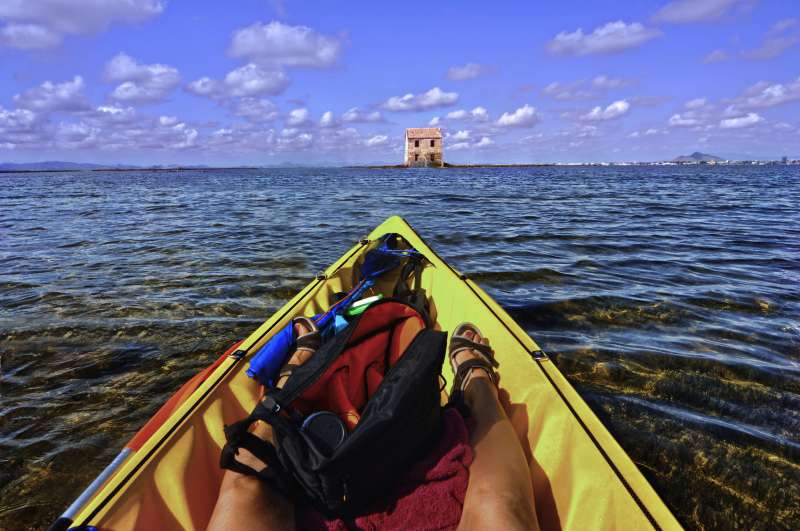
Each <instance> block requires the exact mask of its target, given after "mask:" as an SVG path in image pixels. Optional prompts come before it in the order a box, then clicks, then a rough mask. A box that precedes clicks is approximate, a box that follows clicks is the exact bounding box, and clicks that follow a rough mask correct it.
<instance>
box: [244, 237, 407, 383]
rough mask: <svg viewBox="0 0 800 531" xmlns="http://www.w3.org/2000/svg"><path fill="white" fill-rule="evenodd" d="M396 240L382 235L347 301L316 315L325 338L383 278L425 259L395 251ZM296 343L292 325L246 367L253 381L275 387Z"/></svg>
mask: <svg viewBox="0 0 800 531" xmlns="http://www.w3.org/2000/svg"><path fill="white" fill-rule="evenodd" d="M397 238H398V236H397V234H385V235H383V236H382V237H381V238H380V240H379V244H378V246H377V247H375V248H374V249H370V250H369V251H367V253H366V254H365V255H364V262H363V263H362V264H361V267H360V268H359V272H360V274H361V281H360V282H358V284H356V285H355V286H354V287H353V289H351V290H350V292H349V293H348V294H347V295H346V296H345V297H344V298H342V299H341V300H339V301H338V302H337V303H336V304H334V305H333V306H331V308H330V309H329V310H328V311H326V312H325V313H323V314H321V315H316V316H314V318H313V319H314V322H315V323H316V325H317V328H319V330H320V332H321V334H322V337H323V338H324V337H330V336H332V335H334V334H335V333H336V332H338V331H339V329H340V328H341V327H343V326H345V325H346V324H347V321H345V319H344V317H342V316H341V314H342V313H343V312H344V311H345V310H346V309H347V308H348V307H349V306H350V304H352V303H353V302H355V301H357V300H359V299H360V298H361V296H362V295H363V294H364V293H365V292H366V291H367V290H368V289H370V288H371V287H372V286H374V285H375V282H376V281H377V279H378V278H380V276H381V275H383V274H385V273H388V272H390V271H392V270H394V269H396V268H397V267H399V266H400V264H401V263H402V262H403V260H404V259H406V258H412V257H420V256H422V255H421V253H419V252H418V251H416V250H414V249H396V248H395V247H394V246H395V245H396V242H397ZM294 341H295V337H294V330H293V327H292V323H291V322H290V323H289V324H287V325H286V326H285V327H283V328H282V329H281V330H280V331H279V332H278V333H276V334H275V335H274V336H272V338H270V340H269V341H267V342H266V343H265V344H264V346H262V347H261V348H260V349H259V350H258V352H256V353H255V355H254V356H253V358H252V359H251V360H250V366H249V367H248V368H247V375H248V376H249V377H250V378H255V379H256V380H258V382H259V383H261V384H264V385H267V386H270V385H272V380H273V378H275V376H276V375H277V374H278V371H279V370H280V368H281V366H283V364H284V362H285V361H286V358H287V356H288V355H289V354H290V349H291V347H292V345H293V344H294Z"/></svg>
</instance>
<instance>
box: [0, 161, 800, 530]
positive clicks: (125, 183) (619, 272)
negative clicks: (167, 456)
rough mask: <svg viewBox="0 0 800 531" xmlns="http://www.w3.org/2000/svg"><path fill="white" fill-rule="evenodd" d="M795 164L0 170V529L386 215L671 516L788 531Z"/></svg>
mask: <svg viewBox="0 0 800 531" xmlns="http://www.w3.org/2000/svg"><path fill="white" fill-rule="evenodd" d="M799 181H800V168H784V167H777V166H773V167H726V168H712V167H694V168H691V167H689V168H669V167H666V168H655V167H654V168H521V169H474V170H465V169H453V170H408V171H401V170H369V169H290V170H248V171H215V172H198V171H181V172H170V173H146V172H143V173H142V172H113V173H98V172H86V173H58V174H28V175H22V174H6V175H0V355H1V356H2V358H1V361H0V363H1V368H2V374H1V375H0V528H9V529H17V528H41V527H43V526H46V525H47V524H48V523H49V521H50V520H52V519H53V518H55V517H56V516H57V515H58V514H59V513H60V512H61V511H62V510H63V509H64V508H65V507H66V506H67V505H68V504H69V502H70V501H71V500H72V499H73V498H74V497H75V496H76V495H77V494H78V493H79V492H80V491H81V490H82V489H83V488H84V487H85V486H86V484H88V482H89V481H90V480H91V478H92V477H93V476H94V475H95V474H96V473H97V472H98V471H99V470H100V469H101V468H102V467H103V466H105V464H106V463H107V462H108V461H110V460H111V459H112V458H113V456H114V455H115V454H116V453H117V452H118V451H119V450H120V448H121V447H122V445H123V444H124V443H125V441H127V439H128V438H129V437H130V436H131V435H132V434H133V433H134V432H135V431H136V430H137V429H138V428H139V427H140V426H141V425H142V424H143V423H144V422H145V421H146V420H147V419H148V417H150V415H152V414H153V413H154V412H155V410H156V409H157V408H158V407H159V406H160V405H161V404H162V403H163V402H164V401H165V400H166V399H167V398H168V397H169V396H170V394H171V393H172V392H174V391H175V390H176V389H177V388H178V387H179V386H180V385H181V383H182V382H184V381H185V380H186V379H188V378H189V377H190V376H191V375H192V374H194V373H195V372H196V371H198V370H199V369H201V368H202V367H204V366H205V365H207V364H208V363H210V362H211V361H212V360H213V359H215V358H216V357H217V356H218V355H219V353H220V352H221V351H222V350H224V349H225V348H226V347H227V346H229V345H230V344H231V343H232V342H233V341H235V340H237V339H239V338H242V337H244V336H246V335H247V334H248V333H249V332H250V331H252V330H253V329H254V328H255V327H256V326H257V325H258V324H259V323H260V322H261V321H263V320H264V319H265V318H266V317H267V316H269V315H270V314H271V313H272V312H273V311H275V310H276V309H277V308H278V307H280V306H281V305H282V304H283V303H284V302H285V301H286V300H288V299H289V298H290V297H291V296H292V295H293V294H294V293H295V292H296V291H297V290H298V289H299V288H301V287H302V286H303V285H304V284H305V283H306V282H307V281H308V280H309V279H310V278H311V277H312V276H313V275H314V274H316V272H318V271H320V270H321V269H324V268H325V267H326V266H327V265H328V264H329V263H330V262H332V261H333V260H335V259H336V258H338V257H339V256H340V255H341V254H342V253H343V252H344V251H345V250H346V249H347V248H349V247H350V246H351V245H352V244H353V243H354V242H356V241H357V239H358V238H360V237H362V236H363V235H365V234H366V233H368V232H369V230H371V228H372V227H374V226H375V225H377V224H378V223H380V222H381V221H382V220H383V219H384V218H386V217H388V216H390V215H392V214H401V215H403V216H405V217H406V218H407V219H408V220H409V221H410V222H411V223H412V225H413V226H414V227H415V228H416V229H417V230H418V231H420V232H421V233H422V235H423V236H425V237H426V239H427V240H428V242H429V243H430V244H431V245H432V246H433V247H434V248H435V249H436V250H437V251H438V252H439V253H440V254H441V255H442V256H443V257H444V258H445V259H446V260H448V261H450V262H451V263H452V264H453V265H454V266H455V267H457V268H459V269H461V270H462V271H465V272H467V273H469V274H470V276H471V277H472V278H473V279H475V280H476V281H477V282H479V283H480V284H481V285H482V286H484V287H485V288H486V289H487V290H488V292H489V293H490V294H491V295H492V296H493V297H494V298H495V299H497V301H498V302H499V303H500V304H501V305H503V306H504V307H505V308H506V309H507V310H508V311H509V312H510V313H511V315H512V316H513V317H514V318H515V319H517V320H518V322H519V323H520V324H521V325H522V326H523V327H524V328H525V329H526V330H527V331H528V332H529V333H530V334H531V336H532V337H534V338H535V339H536V340H537V341H538V342H539V344H540V345H541V346H542V347H543V348H544V349H545V350H546V351H547V352H548V353H549V354H550V356H551V357H552V358H553V360H554V361H555V363H556V364H557V365H558V367H559V368H560V369H561V371H563V373H564V374H565V375H566V377H567V378H568V379H569V381H570V382H571V383H572V384H573V385H574V386H575V387H576V388H577V389H578V391H579V392H580V394H581V395H582V396H583V397H584V399H585V400H586V401H587V402H588V403H589V405H590V406H591V407H592V409H593V410H594V411H595V412H597V414H598V415H599V416H600V418H601V419H602V420H603V421H604V422H605V423H606V425H607V426H608V428H609V429H610V431H611V432H612V433H613V434H614V436H615V437H616V438H617V439H618V440H619V442H620V443H621V445H622V446H623V448H625V450H626V451H627V452H628V453H629V455H630V456H631V457H632V458H633V459H634V461H635V462H636V463H637V465H638V466H639V467H640V468H641V470H642V471H643V472H644V474H645V475H646V476H647V478H648V479H649V480H650V481H651V482H652V483H653V485H654V486H655V488H656V490H657V491H658V492H659V494H660V495H661V496H662V497H663V498H664V500H665V501H666V503H667V505H668V506H669V507H670V508H671V509H672V510H673V511H674V513H675V514H676V515H677V517H678V518H679V519H680V520H681V522H682V523H683V524H684V525H686V526H687V527H690V528H709V529H710V528H738V529H776V528H795V529H797V528H800V323H799V321H798V317H799V316H800V183H799Z"/></svg>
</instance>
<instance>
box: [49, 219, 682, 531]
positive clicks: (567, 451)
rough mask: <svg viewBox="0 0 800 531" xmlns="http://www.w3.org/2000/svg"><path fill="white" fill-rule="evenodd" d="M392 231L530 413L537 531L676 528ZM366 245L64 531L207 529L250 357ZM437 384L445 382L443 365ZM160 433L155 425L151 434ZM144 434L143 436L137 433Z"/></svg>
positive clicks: (570, 393)
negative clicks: (469, 325) (74, 529)
mask: <svg viewBox="0 0 800 531" xmlns="http://www.w3.org/2000/svg"><path fill="white" fill-rule="evenodd" d="M390 232H394V233H398V234H400V235H401V236H403V237H404V238H405V239H406V241H408V242H409V243H410V244H411V245H413V246H414V247H415V248H416V249H417V250H418V251H420V252H421V253H423V254H424V255H425V256H426V257H427V258H428V260H429V261H430V263H431V264H432V266H429V267H426V268H425V270H424V273H423V277H422V280H423V287H424V288H425V291H426V293H427V294H428V296H429V297H430V298H431V300H432V311H431V313H432V315H433V316H434V317H435V319H436V326H437V328H440V329H441V330H448V331H449V330H452V329H453V328H454V327H455V325H457V324H458V323H461V322H463V321H470V322H473V323H475V324H477V325H478V327H480V328H481V330H482V331H483V332H484V333H485V334H486V335H487V336H488V337H489V338H491V341H492V345H493V347H494V349H495V351H496V356H497V359H498V361H499V362H500V375H501V382H502V386H503V387H504V388H505V389H507V390H508V391H509V392H510V394H511V397H512V401H513V402H514V403H515V404H518V407H517V413H518V414H519V415H522V416H523V417H524V416H527V419H524V418H523V419H522V420H523V421H525V420H527V425H528V429H527V433H528V441H529V443H530V449H531V451H532V454H533V457H534V461H533V463H532V465H531V473H532V477H533V482H534V490H535V495H536V505H537V513H538V516H539V520H540V523H541V527H542V529H575V530H585V529H637V530H638V529H653V528H655V529H680V525H679V524H678V522H677V521H676V520H675V518H674V516H673V515H672V513H671V512H670V511H669V509H667V507H666V506H665V505H664V503H663V502H662V501H661V499H660V498H659V497H658V495H657V494H656V492H655V491H654V490H653V488H652V487H651V486H650V484H649V483H648V482H647V480H646V479H645V478H644V477H643V476H642V474H641V472H640V471H639V470H638V469H637V468H636V465H635V464H634V463H633V462H632V461H631V459H630V458H629V457H628V456H627V455H626V454H625V452H624V451H623V450H622V448H621V447H620V446H619V444H618V443H617V442H616V441H615V440H614V438H613V437H612V436H611V434H610V433H609V432H608V430H607V429H606V428H605V426H603V424H602V423H601V422H600V421H599V420H598V418H597V417H596V416H595V415H594V413H592V411H591V410H590V409H589V407H588V406H587V405H586V404H585V403H584V401H583V400H582V399H581V398H580V396H579V395H578V394H577V393H576V392H575V390H574V389H573V388H572V386H571V385H570V384H569V383H568V382H567V380H566V379H565V378H564V377H563V376H562V374H561V373H560V372H559V371H558V369H557V368H556V367H555V366H554V365H553V363H552V362H551V361H550V360H549V359H548V358H547V356H546V355H545V354H544V353H543V352H542V351H541V350H540V349H539V347H538V346H537V345H536V343H535V342H534V341H533V340H532V339H531V338H530V337H529V336H528V335H527V334H526V333H525V332H524V331H523V330H522V328H520V326H519V325H518V324H517V323H515V322H514V321H513V320H512V319H511V317H509V316H508V314H506V312H505V311H504V310H503V309H502V308H501V307H500V306H499V305H498V304H497V303H496V302H495V301H493V300H492V299H491V298H490V297H489V296H488V295H487V294H486V293H485V292H484V291H483V290H482V289H481V288H480V287H479V286H478V285H477V284H475V283H474V282H472V281H471V280H469V279H468V278H466V277H464V276H463V275H461V274H460V273H459V272H458V271H456V270H455V269H453V268H452V267H450V266H449V265H448V264H447V263H445V262H444V261H443V260H442V259H441V258H439V256H438V255H436V253H435V252H434V251H433V250H431V249H430V248H429V247H428V246H427V245H426V244H425V242H424V241H423V240H422V239H421V238H420V236H419V235H417V233H416V232H414V230H413V229H412V228H411V227H410V226H409V225H408V224H407V223H406V222H405V221H404V220H403V219H402V218H399V217H392V218H389V219H388V220H386V221H385V222H384V223H382V224H381V225H380V226H379V227H377V228H376V229H375V230H374V231H373V232H372V233H371V234H370V235H369V237H368V239H369V240H374V239H376V238H378V237H380V236H381V235H383V234H385V233H390ZM365 247H366V240H363V241H362V242H360V243H359V244H357V245H356V246H354V247H353V248H352V249H350V250H349V251H348V252H347V253H345V255H344V256H343V257H342V258H340V259H339V260H338V261H337V262H336V263H334V264H333V265H331V266H330V267H329V268H328V269H327V271H325V273H324V275H320V276H319V277H317V278H316V279H314V280H313V281H311V283H310V284H309V285H308V286H306V287H305V288H304V289H303V290H301V291H300V293H298V294H297V296H295V297H294V298H293V299H292V300H291V301H289V302H288V303H287V304H286V305H285V306H284V307H283V308H281V309H280V310H279V311H278V312H277V313H275V315H273V316H272V317H270V318H269V319H268V320H267V321H266V322H265V323H264V324H262V325H261V326H260V327H259V328H258V329H257V330H256V331H255V332H253V333H252V334H251V335H250V336H249V337H248V338H247V339H245V340H244V341H243V342H242V343H241V344H239V345H238V347H237V349H236V350H235V351H233V349H232V352H231V353H230V354H229V355H226V356H224V357H223V358H221V361H220V362H219V363H218V364H216V366H213V367H211V368H209V370H208V371H207V372H206V374H204V375H203V378H204V379H203V380H202V383H199V386H198V384H197V383H192V385H191V386H189V387H187V388H184V389H182V390H181V391H180V392H179V394H180V396H178V397H176V398H175V399H174V400H172V401H171V402H172V403H171V405H170V406H169V407H168V408H165V409H164V410H163V411H162V412H160V414H159V415H160V416H161V418H160V419H159V420H158V421H157V422H156V421H154V422H151V423H150V425H149V428H147V429H143V432H140V434H139V435H138V436H137V437H138V438H137V437H135V438H134V440H132V442H131V443H129V445H128V447H127V448H126V450H125V451H124V452H123V453H122V454H120V457H119V458H118V459H117V460H115V463H114V464H113V465H112V466H110V467H109V468H108V469H107V470H106V472H105V475H104V476H102V477H100V478H99V479H98V480H97V481H96V483H95V484H94V485H93V488H92V489H90V491H89V492H87V493H85V495H84V496H83V497H82V499H79V500H78V501H76V503H74V504H73V505H72V506H71V507H70V509H68V511H67V512H66V513H65V514H64V516H65V518H64V519H63V520H62V522H61V526H63V527H64V528H65V527H66V526H67V525H72V526H76V525H94V526H98V527H100V528H101V529H114V530H128V529H141V530H152V529H205V526H206V523H207V522H208V520H209V517H210V515H211V511H212V509H213V507H214V503H215V501H216V498H217V493H218V489H219V484H220V481H221V478H222V471H221V470H220V468H219V453H220V449H221V447H222V445H223V443H224V441H225V437H224V434H223V431H222V430H223V426H224V425H225V424H226V423H231V422H233V421H236V420H239V419H240V418H242V417H243V416H245V415H246V414H247V413H248V412H249V411H250V410H251V409H252V408H253V407H254V405H255V401H256V384H255V382H254V381H253V380H251V379H250V378H248V377H247V376H246V374H245V369H246V368H247V361H248V359H249V357H250V356H251V355H252V354H253V353H254V352H256V351H257V350H258V348H260V347H261V346H262V345H263V344H264V343H265V342H266V341H267V340H268V339H269V338H270V337H271V336H272V334H273V333H275V332H277V331H279V330H280V329H281V328H282V327H284V326H285V325H286V324H287V323H288V322H289V320H290V319H291V318H292V317H294V316H296V315H313V314H315V313H319V312H321V311H323V310H325V309H327V305H328V301H329V300H330V296H331V295H332V294H333V293H336V292H342V291H347V290H348V289H349V288H350V287H351V286H352V280H353V276H354V270H353V267H354V265H355V263H356V261H357V260H358V258H359V257H360V256H361V255H362V254H363V252H364V250H365ZM445 371H446V372H445V377H446V378H447V379H448V381H451V377H452V375H451V374H449V371H450V368H449V366H447V367H445ZM159 424H160V425H159ZM145 432H146V433H145Z"/></svg>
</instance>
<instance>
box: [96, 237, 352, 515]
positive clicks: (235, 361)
mask: <svg viewBox="0 0 800 531" xmlns="http://www.w3.org/2000/svg"><path fill="white" fill-rule="evenodd" d="M359 243H360V242H359ZM364 245H365V244H364V243H360V245H359V246H358V247H357V248H356V249H353V251H352V252H351V253H350V254H349V255H347V257H346V258H345V259H344V260H341V261H340V264H339V266H338V267H337V268H336V269H334V270H333V272H334V273H336V272H337V271H339V269H341V268H342V266H343V265H344V264H345V263H347V262H348V261H349V260H350V259H351V258H352V257H353V256H354V255H355V254H356V253H357V252H358V251H360V250H361V249H363V248H364ZM322 282H323V281H321V280H319V279H318V278H315V279H314V280H313V281H312V283H311V284H309V285H308V286H307V287H306V289H305V291H306V293H305V294H304V295H303V296H302V297H300V298H298V300H297V302H295V303H294V304H292V305H291V306H289V307H288V308H287V309H286V310H285V311H284V312H283V313H282V314H281V316H280V318H278V319H276V320H275V321H274V323H273V324H272V326H270V327H269V328H268V329H267V330H266V331H265V332H264V333H263V334H261V336H260V337H259V339H258V340H257V341H255V342H254V343H253V345H254V344H256V343H257V342H258V341H260V340H261V338H263V337H264V336H265V335H267V334H268V333H269V332H270V331H272V329H273V328H275V326H276V325H277V323H279V322H280V321H281V320H282V319H283V318H284V317H286V315H287V314H288V313H289V312H291V311H292V310H293V309H294V308H295V307H297V306H298V305H299V304H300V303H301V302H302V301H303V299H304V298H305V297H306V296H307V295H308V294H309V293H310V292H311V291H312V290H313V289H314V288H316V287H318V286H319V285H320V284H321V283H322ZM301 293H302V291H301ZM250 348H252V345H251V346H250ZM248 350H249V349H248ZM241 359H244V358H243V357H242V358H233V363H231V364H230V365H229V366H228V368H227V369H225V372H223V373H222V374H221V375H220V376H219V378H217V379H216V380H215V381H214V383H213V384H212V385H210V386H209V387H208V389H206V392H205V393H203V394H202V396H200V397H198V399H197V400H195V401H194V403H193V404H192V406H191V407H190V408H189V410H188V411H187V412H186V413H185V414H184V415H183V416H182V417H181V418H180V420H178V422H176V423H175V425H174V426H172V428H170V429H169V431H168V432H167V433H165V434H164V436H163V437H162V438H161V439H160V440H159V441H158V442H157V443H156V444H155V445H154V446H153V448H151V449H150V451H149V452H147V455H145V456H144V458H142V460H141V461H139V463H137V464H136V466H134V468H133V470H131V471H130V472H129V473H128V474H127V475H126V476H125V479H123V480H122V481H121V482H120V483H119V484H118V485H117V486H116V487H114V490H113V491H111V493H110V494H109V495H108V496H106V498H105V499H104V500H103V501H102V502H101V503H100V504H99V505H98V506H97V507H95V509H94V510H93V511H92V512H91V513H90V514H89V516H87V517H86V518H85V519H84V520H83V522H82V523H81V524H80V525H88V522H89V521H90V520H91V519H92V518H94V517H95V516H97V514H98V513H99V512H100V511H101V510H102V509H103V507H105V506H106V505H107V504H108V502H109V501H110V500H111V499H113V498H114V496H116V495H117V494H118V493H119V491H120V490H121V489H122V487H124V486H125V485H127V483H128V482H129V481H130V480H131V478H132V477H133V476H134V475H135V474H136V473H137V472H138V471H139V470H140V469H141V468H142V467H143V466H144V465H145V464H146V463H147V462H148V461H149V460H150V458H151V457H152V456H153V454H154V453H155V452H156V451H158V450H159V449H160V448H161V446H162V445H163V444H164V442H165V441H166V440H168V439H169V438H170V437H171V436H172V434H173V433H175V431H176V430H177V429H178V428H179V427H180V426H182V425H183V423H184V421H185V420H186V419H187V418H188V417H189V416H190V415H191V414H192V413H194V411H195V409H197V407H198V406H199V404H200V403H201V402H202V401H203V400H204V399H205V398H206V397H207V396H208V395H209V394H210V393H211V392H212V391H213V390H215V389H216V388H217V386H218V385H219V383H220V382H221V381H222V380H223V379H224V378H225V377H226V376H227V375H228V374H229V373H230V372H231V370H232V369H233V368H234V367H236V366H237V364H238V362H239V361H240V360H241Z"/></svg>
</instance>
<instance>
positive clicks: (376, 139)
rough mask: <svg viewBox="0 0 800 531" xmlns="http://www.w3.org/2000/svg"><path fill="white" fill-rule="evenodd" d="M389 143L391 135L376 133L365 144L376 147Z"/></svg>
mask: <svg viewBox="0 0 800 531" xmlns="http://www.w3.org/2000/svg"><path fill="white" fill-rule="evenodd" d="M388 143H389V137H388V136H386V135H375V136H373V137H371V138H369V139H367V141H366V142H364V144H366V145H367V146H369V147H376V146H385V145H386V144H388Z"/></svg>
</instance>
